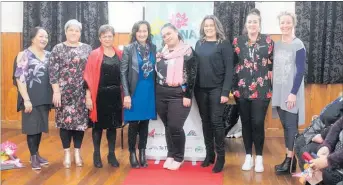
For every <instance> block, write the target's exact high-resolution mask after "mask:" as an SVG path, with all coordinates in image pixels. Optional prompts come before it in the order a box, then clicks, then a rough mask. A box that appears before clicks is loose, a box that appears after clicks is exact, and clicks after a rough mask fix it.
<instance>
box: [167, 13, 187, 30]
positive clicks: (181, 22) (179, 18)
mask: <svg viewBox="0 0 343 185" xmlns="http://www.w3.org/2000/svg"><path fill="white" fill-rule="evenodd" d="M169 21H170V23H172V24H173V25H174V26H175V27H176V28H177V29H180V28H181V27H183V26H187V21H188V18H187V17H186V13H183V14H180V13H177V14H176V15H175V14H172V18H171V19H170V20H169Z"/></svg>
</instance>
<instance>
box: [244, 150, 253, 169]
mask: <svg viewBox="0 0 343 185" xmlns="http://www.w3.org/2000/svg"><path fill="white" fill-rule="evenodd" d="M253 166H254V158H253V157H252V156H251V155H250V154H248V155H246V156H245V161H244V164H243V166H242V170H243V171H249V170H251V168H252V167H253Z"/></svg>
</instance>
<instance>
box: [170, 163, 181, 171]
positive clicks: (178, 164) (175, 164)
mask: <svg viewBox="0 0 343 185" xmlns="http://www.w3.org/2000/svg"><path fill="white" fill-rule="evenodd" d="M182 164H183V161H182V162H177V161H173V162H172V163H171V164H170V165H169V167H168V170H174V171H175V170H178V169H180V167H181V165H182Z"/></svg>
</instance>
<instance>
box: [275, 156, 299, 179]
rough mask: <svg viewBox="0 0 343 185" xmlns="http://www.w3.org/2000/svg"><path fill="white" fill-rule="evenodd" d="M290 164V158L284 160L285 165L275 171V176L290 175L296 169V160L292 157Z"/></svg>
mask: <svg viewBox="0 0 343 185" xmlns="http://www.w3.org/2000/svg"><path fill="white" fill-rule="evenodd" d="M291 163H292V158H291V157H287V158H286V159H285V163H284V164H283V165H282V166H280V167H279V168H276V169H275V173H276V174H277V175H287V174H291V173H293V172H295V171H296V167H297V160H296V158H295V157H293V163H292V164H291ZM291 165H292V166H291Z"/></svg>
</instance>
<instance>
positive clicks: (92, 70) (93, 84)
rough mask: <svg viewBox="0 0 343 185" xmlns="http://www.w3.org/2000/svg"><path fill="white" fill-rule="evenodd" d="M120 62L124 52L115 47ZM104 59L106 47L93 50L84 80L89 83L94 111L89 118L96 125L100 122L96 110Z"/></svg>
mask: <svg viewBox="0 0 343 185" xmlns="http://www.w3.org/2000/svg"><path fill="white" fill-rule="evenodd" d="M113 50H114V51H115V53H116V55H117V56H118V58H119V60H121V58H122V51H120V50H118V49H117V48H115V47H113ZM103 57H104V47H102V46H100V47H99V48H97V49H95V50H93V51H92V52H91V53H90V54H89V56H88V61H87V64H86V69H85V72H84V76H83V77H84V79H85V81H86V82H87V85H88V89H89V91H90V93H91V98H92V103H93V110H92V111H90V114H89V118H90V119H91V120H92V121H93V122H94V123H95V122H97V121H98V114H97V110H96V97H97V94H98V87H99V80H100V69H101V64H102V59H103Z"/></svg>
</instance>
